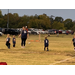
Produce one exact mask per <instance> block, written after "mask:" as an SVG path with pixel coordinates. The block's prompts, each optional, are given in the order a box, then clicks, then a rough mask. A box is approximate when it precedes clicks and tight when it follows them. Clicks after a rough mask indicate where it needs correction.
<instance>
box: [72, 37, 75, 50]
mask: <svg viewBox="0 0 75 75" xmlns="http://www.w3.org/2000/svg"><path fill="white" fill-rule="evenodd" d="M72 42H73V46H74V51H75V36H74V37H73V39H72Z"/></svg>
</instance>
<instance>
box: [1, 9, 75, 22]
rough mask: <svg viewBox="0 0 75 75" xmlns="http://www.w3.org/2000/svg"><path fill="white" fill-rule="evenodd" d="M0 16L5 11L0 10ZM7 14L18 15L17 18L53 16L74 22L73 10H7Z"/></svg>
mask: <svg viewBox="0 0 75 75" xmlns="http://www.w3.org/2000/svg"><path fill="white" fill-rule="evenodd" d="M0 10H1V11H2V14H3V15H4V14H7V12H8V10H7V9H0ZM9 13H12V14H13V13H18V15H19V16H23V15H28V16H31V15H35V14H37V15H41V14H43V13H45V14H47V16H51V15H53V16H55V17H57V16H58V17H62V18H63V19H64V20H65V19H68V18H70V19H72V20H73V21H74V20H75V9H9Z"/></svg>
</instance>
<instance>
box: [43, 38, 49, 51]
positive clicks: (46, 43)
mask: <svg viewBox="0 0 75 75" xmlns="http://www.w3.org/2000/svg"><path fill="white" fill-rule="evenodd" d="M48 46H49V41H48V39H47V37H45V40H44V51H45V48H46V47H47V51H49V50H48Z"/></svg>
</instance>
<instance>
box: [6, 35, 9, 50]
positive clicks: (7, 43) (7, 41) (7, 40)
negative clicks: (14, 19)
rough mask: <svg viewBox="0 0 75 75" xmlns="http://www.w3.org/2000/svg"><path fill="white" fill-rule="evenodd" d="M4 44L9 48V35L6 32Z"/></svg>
mask: <svg viewBox="0 0 75 75" xmlns="http://www.w3.org/2000/svg"><path fill="white" fill-rule="evenodd" d="M6 46H7V47H8V49H10V37H9V34H7V38H6Z"/></svg>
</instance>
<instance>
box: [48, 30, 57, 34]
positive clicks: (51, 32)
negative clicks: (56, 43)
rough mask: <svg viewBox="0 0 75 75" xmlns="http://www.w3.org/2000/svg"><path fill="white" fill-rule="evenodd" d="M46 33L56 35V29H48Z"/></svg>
mask: <svg viewBox="0 0 75 75" xmlns="http://www.w3.org/2000/svg"><path fill="white" fill-rule="evenodd" d="M48 33H49V34H56V33H58V30H56V29H49V30H48Z"/></svg>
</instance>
